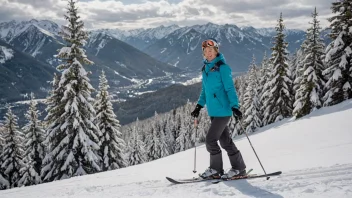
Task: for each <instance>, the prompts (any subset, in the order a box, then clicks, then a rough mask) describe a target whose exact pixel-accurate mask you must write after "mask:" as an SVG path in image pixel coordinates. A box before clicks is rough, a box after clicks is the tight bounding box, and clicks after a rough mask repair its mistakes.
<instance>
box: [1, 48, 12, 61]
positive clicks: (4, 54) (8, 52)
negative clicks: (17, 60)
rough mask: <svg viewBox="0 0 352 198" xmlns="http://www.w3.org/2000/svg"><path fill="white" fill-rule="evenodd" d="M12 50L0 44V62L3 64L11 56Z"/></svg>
mask: <svg viewBox="0 0 352 198" xmlns="http://www.w3.org/2000/svg"><path fill="white" fill-rule="evenodd" d="M13 54H14V52H13V50H12V49H9V48H7V47H5V46H1V45H0V63H2V64H4V63H5V61H7V60H10V59H11V58H12V57H13Z"/></svg>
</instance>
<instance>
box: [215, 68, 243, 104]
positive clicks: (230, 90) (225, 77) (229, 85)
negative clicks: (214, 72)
mask: <svg viewBox="0 0 352 198" xmlns="http://www.w3.org/2000/svg"><path fill="white" fill-rule="evenodd" d="M220 75H221V80H222V82H223V84H224V88H225V92H226V94H227V97H228V99H229V101H230V107H231V108H232V107H234V108H236V109H239V108H240V106H239V102H238V97H237V93H236V88H235V85H234V83H233V80H232V73H231V68H230V66H228V65H221V67H220Z"/></svg>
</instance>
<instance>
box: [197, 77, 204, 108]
mask: <svg viewBox="0 0 352 198" xmlns="http://www.w3.org/2000/svg"><path fill="white" fill-rule="evenodd" d="M205 103H206V99H205V87H204V83H203V82H202V91H201V92H200V96H199V99H198V104H199V105H201V106H202V107H204V106H205Z"/></svg>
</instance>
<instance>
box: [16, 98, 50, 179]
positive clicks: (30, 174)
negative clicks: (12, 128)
mask: <svg viewBox="0 0 352 198" xmlns="http://www.w3.org/2000/svg"><path fill="white" fill-rule="evenodd" d="M39 115H40V114H39V111H38V110H37V102H36V101H34V94H33V93H31V101H30V103H29V109H28V111H27V113H26V115H25V116H26V118H27V120H28V123H27V124H26V125H25V126H24V127H23V133H24V134H25V136H26V141H27V142H26V144H25V153H24V157H23V162H24V163H25V167H23V168H22V169H21V179H20V180H19V181H18V186H30V185H34V184H39V183H41V178H40V173H41V166H42V162H43V159H44V155H45V146H44V144H43V141H44V130H43V129H42V127H41V123H40V120H39V119H38V116H39Z"/></svg>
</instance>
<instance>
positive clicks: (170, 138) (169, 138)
mask: <svg viewBox="0 0 352 198" xmlns="http://www.w3.org/2000/svg"><path fill="white" fill-rule="evenodd" d="M174 117H175V116H174V114H173V113H169V114H166V122H165V126H164V127H165V141H166V144H167V145H168V148H169V153H170V154H173V153H175V141H176V138H175V130H176V126H175V122H174Z"/></svg>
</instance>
